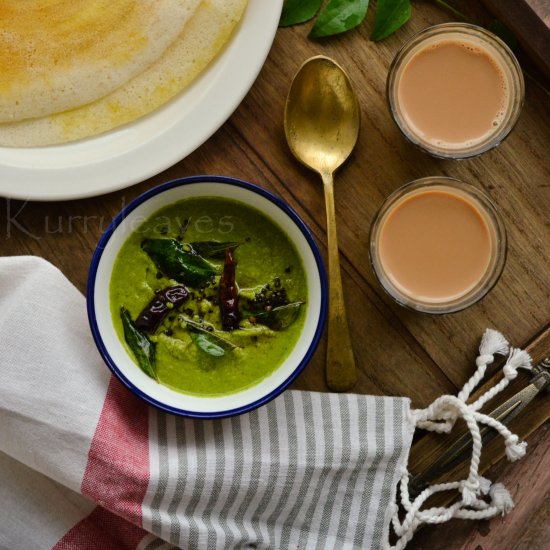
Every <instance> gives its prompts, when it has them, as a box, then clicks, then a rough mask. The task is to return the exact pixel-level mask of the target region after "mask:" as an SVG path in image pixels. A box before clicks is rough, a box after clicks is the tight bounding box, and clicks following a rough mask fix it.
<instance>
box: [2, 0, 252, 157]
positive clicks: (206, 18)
mask: <svg viewBox="0 0 550 550" xmlns="http://www.w3.org/2000/svg"><path fill="white" fill-rule="evenodd" d="M246 4H247V0H203V1H202V2H201V4H200V5H199V7H198V8H197V10H196V12H195V14H194V15H193V17H192V18H191V19H190V20H189V22H188V23H187V25H186V26H185V27H184V29H183V31H182V32H181V34H180V35H179V36H178V38H177V39H176V40H175V41H174V42H173V44H172V45H171V46H169V47H168V48H167V50H166V51H165V52H164V54H163V56H162V57H161V58H160V59H159V60H158V61H157V63H155V64H154V65H153V66H152V67H150V68H149V69H148V70H146V71H144V72H143V73H141V74H139V75H138V76H137V77H135V78H133V79H132V80H130V81H129V82H127V83H126V84H125V85H123V86H121V87H120V88H118V89H117V90H115V91H114V92H113V93H111V94H109V95H107V96H105V97H103V98H101V99H99V100H97V101H95V102H93V103H91V104H88V105H85V106H83V107H79V108H77V109H73V110H71V111H66V112H63V113H57V114H55V115H52V116H48V117H44V118H39V119H35V120H28V121H22V122H18V123H11V124H0V145H2V146H14V147H29V146H39V145H52V144H59V143H65V142H68V141H73V140H77V139H82V138H85V137H89V136H92V135H96V134H99V133H102V132H106V131H108V130H111V129H113V128H116V127H118V126H121V125H123V124H126V123H128V122H132V121H134V120H136V119H137V118H139V117H141V116H143V115H145V114H147V113H150V112H151V111H153V110H154V109H156V108H158V107H159V106H161V105H163V104H164V103H166V102H167V101H168V100H170V99H171V98H173V97H174V96H175V95H177V94H178V93H180V92H181V91H182V90H183V89H184V88H186V87H187V86H188V85H189V84H190V83H191V82H192V81H193V80H194V79H195V78H196V77H197V76H198V75H199V74H200V73H201V72H202V71H203V70H204V69H205V67H206V66H207V65H208V64H209V63H210V61H211V60H212V59H213V58H214V57H215V56H216V54H217V53H218V52H219V51H220V50H221V49H222V48H223V47H224V46H225V45H226V43H227V41H228V40H229V39H230V37H231V35H232V33H233V31H234V29H235V27H236V26H237V24H238V22H239V21H240V20H241V18H242V16H243V13H244V10H245V8H246Z"/></svg>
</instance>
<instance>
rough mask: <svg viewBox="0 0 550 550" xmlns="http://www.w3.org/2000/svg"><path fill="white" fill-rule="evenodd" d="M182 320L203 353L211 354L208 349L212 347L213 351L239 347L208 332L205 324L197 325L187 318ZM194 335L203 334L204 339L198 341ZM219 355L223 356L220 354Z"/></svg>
mask: <svg viewBox="0 0 550 550" xmlns="http://www.w3.org/2000/svg"><path fill="white" fill-rule="evenodd" d="M181 320H182V321H183V322H184V323H185V325H186V327H187V329H188V330H189V333H190V334H191V338H192V339H193V342H195V343H196V344H197V345H198V346H199V347H200V348H201V349H202V350H203V351H206V352H207V353H210V351H208V350H207V349H206V348H207V347H211V349H214V347H217V348H221V350H222V351H231V350H233V349H235V348H237V347H239V346H236V345H235V344H234V343H233V342H230V341H229V340H226V339H225V338H222V337H221V336H219V335H218V334H215V333H214V332H211V331H210V330H208V329H207V328H206V327H207V325H205V324H204V323H197V322H196V321H193V320H191V319H187V318H186V317H183V316H182V317H181ZM193 334H201V335H202V336H203V338H201V339H200V340H199V341H197V340H196V339H195V338H194V337H193ZM206 342H208V343H209V344H212V346H207V345H206ZM210 355H216V353H210ZM218 355H223V354H220V353H218Z"/></svg>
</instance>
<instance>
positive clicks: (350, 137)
mask: <svg viewBox="0 0 550 550" xmlns="http://www.w3.org/2000/svg"><path fill="white" fill-rule="evenodd" d="M360 121H361V114H360V110H359V104H358V102H357V97H356V95H355V92H354V91H353V88H352V86H351V82H350V80H349V78H348V76H347V74H346V73H345V72H344V70H343V69H342V68H341V67H340V66H339V65H338V64H337V63H335V62H334V61H333V60H332V59H329V58H328V57H324V56H317V57H312V58H311V59H309V60H307V61H306V62H305V63H304V64H303V65H302V67H301V68H300V70H299V71H298V73H297V74H296V76H295V78H294V80H293V82H292V85H291V88H290V91H289V94H288V99H287V102H286V108H285V134H286V139H287V142H288V145H289V147H290V150H291V151H292V153H293V155H294V156H295V157H296V158H297V159H298V160H299V161H300V162H301V163H302V164H304V165H305V166H307V167H308V168H310V169H312V170H314V171H316V172H318V173H320V174H323V173H330V174H332V173H334V172H335V170H336V169H337V168H338V167H340V166H341V165H342V164H343V163H344V161H345V160H346V159H347V158H348V157H349V155H350V154H351V152H352V151H353V149H354V147H355V143H356V142H357V138H358V136H359V127H360Z"/></svg>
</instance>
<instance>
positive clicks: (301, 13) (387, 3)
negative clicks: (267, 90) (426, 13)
mask: <svg viewBox="0 0 550 550" xmlns="http://www.w3.org/2000/svg"><path fill="white" fill-rule="evenodd" d="M322 3H323V0H286V2H285V4H284V6H283V12H282V15H281V20H280V23H279V24H280V26H281V27H288V26H290V25H297V24H299V23H305V22H306V21H309V20H310V19H312V18H313V17H315V15H316V14H317V13H319V10H320V13H319V16H318V17H317V19H316V21H315V24H314V25H313V28H312V29H311V31H310V33H309V36H310V38H322V37H326V36H333V35H335V34H340V33H343V32H346V31H349V30H351V29H353V28H355V27H357V26H358V25H360V24H361V23H362V22H363V20H364V19H365V16H366V15H367V10H368V7H369V0H328V2H327V3H326V5H325V6H324V7H323V9H321V5H322ZM410 16H411V0H378V2H377V3H376V12H375V16H374V27H373V29H372V33H371V40H375V41H376V40H383V39H384V38H386V37H387V36H389V35H390V34H392V33H394V32H395V31H396V30H397V29H399V28H400V27H402V26H403V25H404V24H405V23H406V22H407V21H408V20H409V18H410Z"/></svg>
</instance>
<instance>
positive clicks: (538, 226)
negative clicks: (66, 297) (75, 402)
mask: <svg viewBox="0 0 550 550" xmlns="http://www.w3.org/2000/svg"><path fill="white" fill-rule="evenodd" d="M461 9H463V10H464V11H466V12H467V14H468V15H470V16H472V17H475V18H476V20H479V19H480V18H481V19H484V20H490V19H491V18H492V16H491V15H490V14H489V13H488V12H487V11H485V10H484V8H483V7H482V6H481V5H479V4H478V3H477V2H475V1H474V0H468V1H464V2H463V3H462V5H461ZM372 17H373V13H372V10H370V13H369V16H368V20H367V22H366V23H365V24H363V25H362V26H361V27H359V28H358V29H356V30H354V31H352V32H350V33H347V34H346V35H343V36H341V37H336V38H334V39H331V40H327V41H318V42H313V41H310V40H308V39H307V33H308V31H309V27H310V24H306V25H303V26H300V27H292V28H286V29H280V30H279V31H278V33H277V37H276V40H275V43H274V46H273V48H272V50H271V53H270V55H269V58H268V60H267V62H266V64H265V66H264V68H263V70H262V72H261V74H260V76H259V78H258V80H257V81H256V83H255V84H254V86H253V88H252V89H251V91H250V93H249V94H248V96H247V97H246V98H245V100H244V101H243V102H242V104H241V105H240V106H239V108H238V109H237V110H236V112H235V113H234V114H233V116H232V117H231V118H230V120H229V121H228V122H227V123H226V124H225V125H224V126H223V127H222V128H221V129H220V130H219V131H218V132H217V133H216V134H215V135H214V136H212V138H210V139H209V140H208V141H207V142H206V143H205V144H204V145H203V146H202V147H200V148H199V149H198V150H197V151H195V152H194V153H193V154H191V155H189V156H188V157H187V158H186V159H184V160H182V161H181V162H179V163H178V164H176V165H175V166H172V167H171V168H169V169H168V170H166V171H164V172H163V173H161V174H159V175H157V176H155V177H153V178H151V179H149V180H147V181H145V182H142V183H140V184H139V185H136V186H134V187H131V188H129V189H126V190H124V191H120V192H117V193H112V194H109V195H106V196H103V197H98V198H92V199H86V200H79V201H73V202H59V203H45V204H40V203H25V202H21V201H9V200H5V199H3V200H1V201H0V254H2V255H17V254H36V255H39V256H42V257H45V258H46V259H48V260H50V261H51V262H52V263H54V264H55V265H57V266H58V267H59V268H60V269H61V270H62V271H63V272H64V273H65V274H66V275H67V277H68V278H69V279H70V280H71V281H72V282H73V283H74V284H75V285H76V287H77V288H79V289H80V290H82V291H83V290H84V289H85V285H86V278H87V272H88V266H89V262H90V258H91V255H92V253H93V250H94V247H95V245H96V243H97V241H98V239H99V237H100V235H101V233H102V232H103V230H104V229H105V228H106V226H107V225H108V223H109V222H110V220H111V219H112V218H113V217H114V216H115V215H116V213H118V211H119V210H120V209H121V207H122V206H123V205H124V204H127V203H128V202H129V201H131V200H132V199H133V198H135V197H137V196H138V195H139V194H140V193H142V192H143V191H145V190H147V189H149V188H151V187H153V186H155V185H157V184H159V183H161V182H163V181H167V180H170V179H174V178H177V177H182V176H189V175H196V174H205V173H206V174H224V175H229V176H235V177H240V178H242V179H245V180H249V181H252V182H255V183H258V184H260V185H262V186H263V187H265V188H266V189H268V190H270V191H272V192H274V193H276V194H278V195H279V196H280V197H282V198H283V199H284V200H285V201H287V202H288V203H289V204H290V205H291V206H292V207H293V208H294V209H295V210H296V211H297V212H298V214H299V215H300V216H301V217H302V218H303V219H304V221H305V222H306V223H307V225H308V226H309V227H310V229H311V231H312V233H313V235H314V237H315V239H316V240H317V242H318V243H319V245H320V248H321V250H322V253H323V254H324V255H325V258H326V232H325V210H324V208H325V207H324V199H323V189H322V186H321V184H320V183H319V180H318V178H317V177H316V176H315V174H313V173H311V172H309V171H308V170H306V169H305V168H303V167H301V166H300V165H299V164H298V163H297V162H296V161H295V159H294V158H293V157H292V155H291V154H290V152H289V150H288V148H287V145H286V143H285V139H284V132H283V109H284V101H285V98H286V94H287V92H288V88H289V86H290V82H291V80H292V77H293V76H294V74H295V72H296V70H297V69H298V67H299V66H300V65H301V63H302V62H303V61H304V60H305V59H306V58H308V57H310V56H313V55H316V54H324V55H328V56H331V57H333V58H334V59H335V60H336V61H338V62H339V63H340V64H342V65H343V66H344V68H345V69H346V70H347V72H348V73H349V74H350V77H351V79H352V81H353V84H354V86H355V88H356V90H357V93H358V96H359V101H360V104H361V108H362V130H361V134H360V138H359V142H358V145H357V147H356V149H355V152H354V153H353V154H352V156H351V158H350V159H349V161H348V162H347V164H346V165H345V166H344V167H343V168H342V169H341V170H340V171H339V172H338V173H337V176H336V187H335V202H336V214H337V217H338V230H339V240H340V254H341V262H342V276H343V285H344V294H345V298H346V305H347V311H348V316H349V322H350V330H351V336H352V341H353V346H354V352H355V357H356V361H357V366H358V376H359V379H358V383H357V385H356V388H355V390H356V391H358V392H360V393H370V394H389V395H392V394H393V395H403V396H409V397H410V398H411V399H412V404H413V406H414V407H423V406H426V405H428V404H429V403H430V402H431V401H433V400H434V399H435V398H436V397H438V396H439V395H441V394H444V393H454V392H456V391H457V388H458V387H459V386H461V385H462V384H463V383H464V382H465V381H466V380H467V379H468V378H469V376H470V375H471V373H472V371H473V368H474V366H473V361H474V359H475V356H476V349H477V346H478V345H479V339H480V337H481V335H482V333H483V331H484V329H485V328H486V327H494V328H497V329H499V330H501V331H502V332H503V333H504V334H505V335H506V336H507V337H508V338H509V339H510V340H511V341H512V343H513V344H514V345H518V346H521V345H525V344H527V343H529V342H530V341H532V340H533V338H534V336H535V335H537V334H542V333H544V331H545V329H547V328H548V327H549V326H550V269H548V266H549V265H550V227H549V222H550V216H549V214H548V213H549V212H550V162H549V155H548V143H549V138H550V105H549V102H548V99H547V97H546V96H545V94H544V92H543V91H542V90H541V89H540V88H538V87H536V86H532V85H531V84H530V83H529V82H528V83H527V90H526V103H525V108H524V110H523V113H522V115H521V117H520V120H519V122H518V124H517V126H516V128H515V129H514V131H513V132H512V134H511V135H510V137H509V138H508V139H507V140H506V141H505V142H504V143H503V144H502V145H501V146H500V147H499V148H497V149H495V150H493V151H490V152H488V153H486V154H484V155H483V156H481V157H478V158H475V159H471V160H468V161H463V162H453V161H442V160H437V159H433V158H431V157H429V156H427V155H425V154H423V153H421V152H420V151H418V150H416V149H415V148H414V147H413V146H412V145H410V144H409V143H407V142H406V141H405V140H404V138H403V137H402V136H401V134H400V132H399V130H398V129H397V127H396V125H395V124H394V122H393V120H392V119H391V116H390V114H389V112H388V109H387V106H386V100H385V80H386V75H387V70H388V67H389V65H390V63H391V60H392V58H393V56H394V55H395V54H396V52H397V51H398V49H399V48H400V46H401V45H402V43H403V41H405V40H407V39H408V38H410V37H411V36H412V35H413V34H415V33H416V32H418V31H420V30H422V29H423V28H425V27H427V26H429V25H433V24H436V23H443V22H446V21H449V20H450V19H451V18H450V17H449V14H448V13H447V12H445V11H443V10H441V9H440V8H439V7H437V6H436V5H435V4H433V3H431V2H415V3H414V13H413V17H412V19H411V20H410V22H409V23H407V25H406V26H405V27H403V28H402V29H401V30H400V31H399V32H398V33H396V34H395V35H394V36H392V37H390V38H388V39H387V40H385V41H383V42H381V43H374V42H371V41H369V39H368V36H369V33H370V30H371V28H372ZM430 175H446V176H451V177H456V178H458V179H461V180H464V181H466V182H469V183H472V184H473V185H475V186H477V187H479V188H481V189H484V190H485V191H486V192H488V193H489V194H490V196H491V197H492V198H493V200H494V202H495V203H496V204H497V206H498V208H499V209H500V211H501V212H502V214H503V216H504V219H505V223H506V226H507V232H508V240H509V244H508V258H507V264H506V267H505V269H504V273H503V275H502V277H501V279H500V281H499V282H498V284H497V285H496V287H495V288H494V289H493V290H492V291H491V293H490V294H489V295H488V296H487V297H486V298H485V299H484V300H483V301H481V302H480V303H478V304H476V305H475V306H473V307H471V308H469V309H468V310H466V311H463V312H459V313H456V314H453V315H446V316H429V315H422V314H418V313H414V312H410V311H406V310H404V309H402V308H400V307H399V306H397V305H396V304H395V303H393V302H392V300H391V299H390V298H389V297H388V296H386V295H385V293H384V292H383V291H382V289H381V287H380V285H379V284H378V282H377V281H376V279H375V277H374V275H373V272H372V270H371V267H370V264H369V260H368V232H369V227H370V224H371V222H372V220H373V218H374V215H375V213H376V211H377V209H378V208H379V206H380V205H381V203H382V201H383V200H384V198H385V197H386V196H387V195H388V194H389V193H391V192H392V191H393V190H395V189H396V188H397V187H399V186H400V185H402V184H404V183H406V182H408V181H410V180H413V179H416V178H420V177H424V176H430ZM74 185H78V182H76V181H75V182H74ZM541 338H542V340H540V343H539V344H537V345H539V346H540V354H542V353H545V352H547V351H548V350H550V343H549V342H548V339H547V338H548V336H547V333H546V334H545V335H544V336H542V337H541ZM325 346H326V343H325V341H324V340H323V342H322V343H321V345H320V346H319V348H318V350H317V352H316V354H315V356H314V358H313V360H312V361H311V363H310V364H309V365H308V367H307V368H306V369H305V371H304V373H303V374H302V376H301V377H300V378H299V380H298V381H297V382H296V383H295V385H294V387H295V388H301V389H310V390H319V391H326V389H327V387H326V383H325ZM538 349H539V348H537V350H538ZM537 353H538V352H537ZM519 382H520V381H518V383H519ZM545 405H546V409H544V404H543V406H542V407H536V408H534V409H533V410H532V412H530V416H529V417H527V420H520V421H519V424H518V425H517V426H516V427H517V428H518V429H519V430H520V435H522V436H525V435H526V434H528V433H529V432H530V431H531V428H533V427H534V426H536V425H539V424H540V423H541V422H542V418H543V417H544V415H545V411H546V410H547V408H548V404H547V403H546V404H545ZM541 411H542V412H541ZM540 433H543V432H542V431H541V430H540V429H539V430H538V431H537V432H536V433H535V434H534V436H533V437H532V438H531V439H530V442H532V443H533V447H536V449H539V450H538V451H536V453H537V455H536V456H541V455H544V454H545V453H546V454H547V455H550V442H549V441H548V437H546V438H544V437H542V438H541V437H539V434H540ZM545 433H547V432H545ZM535 443H536V445H535ZM424 445H425V447H424V448H425V449H427V451H426V453H428V452H429V451H432V450H433V449H435V447H434V446H432V444H431V443H424ZM498 453H499V451H495V454H494V455H492V456H493V458H494V459H496V457H497V455H498ZM533 454H535V453H533ZM530 457H531V454H530V455H529V457H527V458H526V459H525V462H524V463H523V465H516V464H513V465H511V466H510V467H509V469H506V470H505V471H504V470H498V471H497V473H501V472H504V474H506V475H510V476H512V477H511V479H512V480H514V479H517V480H518V481H517V483H519V480H520V479H521V480H522V481H521V483H522V485H521V487H520V489H519V490H518V491H517V497H518V498H520V499H521V500H522V502H523V499H526V501H525V504H524V506H525V510H527V509H528V504H529V502H530V501H531V498H532V499H533V500H532V502H533V507H534V511H533V516H532V517H529V516H528V514H527V512H525V513H523V512H520V514H519V516H518V517H521V522H522V524H523V525H522V526H520V525H518V524H517V522H516V521H515V520H513V519H512V518H513V517H514V515H513V514H512V515H511V516H509V517H510V519H509V520H508V519H507V520H506V521H507V522H508V521H509V522H513V523H511V525H512V524H513V525H514V526H515V527H514V529H515V534H514V535H513V537H512V535H510V536H511V537H512V538H511V539H510V540H513V541H515V542H514V543H513V544H515V545H516V546H515V547H517V548H522V549H523V548H527V547H530V548H536V547H537V546H536V545H537V544H542V542H541V541H543V540H544V537H545V536H547V535H548V533H547V530H546V528H545V527H544V522H545V521H546V517H547V516H546V517H545V516H544V514H542V515H541V514H538V515H537V514H535V509H536V507H537V506H542V504H541V503H545V502H546V504H545V505H547V500H545V499H544V498H543V497H544V495H541V494H540V492H541V491H542V492H546V493H547V492H548V478H547V477H545V476H546V473H545V472H546V471H547V470H548V468H547V462H545V461H542V460H541V461H539V462H537V461H536V460H535V459H531V458H530ZM415 460H416V459H415ZM418 460H420V459H418ZM492 462H493V460H491V459H489V463H492ZM415 464H417V463H415ZM526 464H527V465H528V466H525V467H526V468H528V469H527V470H525V469H524V465H526ZM507 468H508V467H507ZM544 468H546V470H544ZM516 473H517V476H520V477H517V478H515V477H513V476H514V475H516ZM529 475H531V476H534V477H536V478H537V479H539V480H543V481H542V482H541V483H540V484H539V485H538V486H537V491H538V492H537V493H536V496H533V497H531V493H533V491H532V490H531V489H529V485H528V483H529V481H528V478H529ZM523 483H525V485H523ZM533 494H534V493H533ZM541 499H542V500H541ZM519 509H520V510H521V509H522V508H519ZM489 525H491V527H490V529H491V530H490V531H489V532H488V534H487V535H486V536H485V537H484V538H483V541H482V542H479V541H480V540H481V539H476V538H471V537H474V535H475V531H476V527H471V526H469V524H467V523H459V524H457V526H456V527H453V529H456V532H455V531H453V532H455V533H456V534H455V535H453V536H456V537H459V536H460V537H465V538H460V540H463V541H466V542H464V544H468V545H469V542H467V541H470V540H472V541H476V542H475V544H478V545H479V546H481V548H483V549H486V548H490V547H496V546H499V548H501V549H502V550H504V549H505V548H514V546H506V545H504V544H503V543H502V540H501V538H499V532H500V528H498V527H492V525H493V524H489ZM495 525H500V524H498V523H495ZM483 529H486V527H483ZM521 529H523V530H524V531H525V533H526V534H525V537H528V538H525V540H527V541H528V543H526V542H525V541H522V540H521V538H522V537H521V533H520V531H521ZM447 532H448V528H447V527H446V526H440V527H435V526H434V527H430V528H428V529H426V531H425V533H423V534H422V536H421V537H428V535H429V534H430V533H431V534H432V535H430V536H433V538H432V539H428V538H426V539H422V538H420V539H419V542H413V543H412V544H411V545H410V548H416V549H420V548H437V546H434V545H433V544H435V543H434V541H436V540H437V539H438V537H440V538H441V539H442V540H447V537H446V534H447ZM449 532H450V531H449ZM468 537H470V538H468ZM514 537H515V538H514ZM424 540H426V541H428V540H429V543H425V542H423V541H424ZM457 540H458V539H457ZM493 543H494V544H493ZM521 544H523V545H524V546H521ZM525 544H528V545H531V546H525ZM490 545H493V546H490ZM518 545H519V546H518ZM445 546H446V547H449V545H448V543H447V544H445ZM440 547H441V548H442V546H440ZM464 547H465V548H466V547H470V546H464ZM471 548H475V545H474V546H471Z"/></svg>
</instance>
